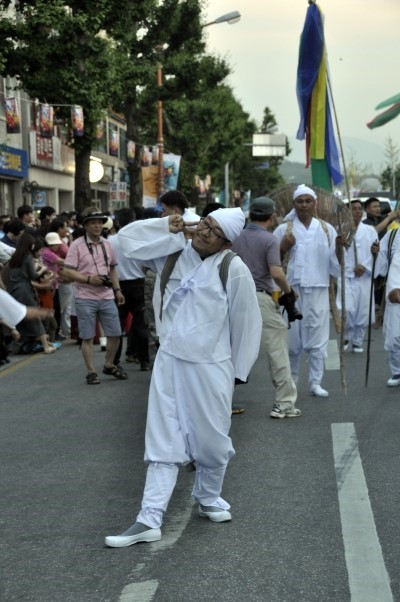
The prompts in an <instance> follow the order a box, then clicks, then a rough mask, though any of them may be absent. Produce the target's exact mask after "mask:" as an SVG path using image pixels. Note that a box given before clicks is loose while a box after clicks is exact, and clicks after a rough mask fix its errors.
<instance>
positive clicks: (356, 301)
mask: <svg viewBox="0 0 400 602" xmlns="http://www.w3.org/2000/svg"><path fill="white" fill-rule="evenodd" d="M345 282H346V288H345V304H346V326H345V336H344V338H345V340H346V341H352V343H353V345H359V346H360V347H362V343H363V341H364V336H365V332H366V330H367V328H368V319H369V302H370V296H371V295H370V293H371V277H370V276H369V275H368V274H364V275H363V276H360V277H359V278H346V279H345ZM336 305H337V308H338V310H339V311H341V309H342V294H341V284H340V280H339V281H338V292H337V296H336ZM371 317H372V323H374V322H375V299H374V295H372V307H371Z"/></svg>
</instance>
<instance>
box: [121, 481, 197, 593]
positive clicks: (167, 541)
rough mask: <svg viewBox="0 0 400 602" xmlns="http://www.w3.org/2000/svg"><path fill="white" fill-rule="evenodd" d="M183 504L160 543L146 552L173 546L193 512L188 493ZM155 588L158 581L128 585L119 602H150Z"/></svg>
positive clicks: (154, 543)
mask: <svg viewBox="0 0 400 602" xmlns="http://www.w3.org/2000/svg"><path fill="white" fill-rule="evenodd" d="M185 502H186V503H185V507H184V509H183V510H181V511H179V512H177V513H176V515H175V516H171V517H169V518H168V522H167V527H166V529H165V530H164V529H163V532H162V538H161V539H160V541H155V542H153V543H152V544H151V546H149V548H148V550H149V552H150V553H151V554H157V553H158V552H162V551H163V550H166V549H167V548H170V547H171V546H173V545H174V544H175V543H176V542H177V541H178V539H179V538H180V536H181V535H182V533H183V531H184V530H185V529H186V526H187V524H188V522H189V519H190V517H191V515H192V512H193V500H192V498H191V495H190V493H189V492H188V494H187V496H186V499H185ZM140 545H147V544H140ZM137 568H138V569H139V570H138V572H140V571H142V570H143V569H144V568H145V564H141V565H140V567H139V566H138V567H137ZM157 587H158V581H156V580H150V581H137V582H135V583H130V584H129V585H127V586H126V587H124V589H123V590H122V592H121V595H120V598H119V602H150V601H151V600H152V599H153V596H154V594H155V593H156V591H157Z"/></svg>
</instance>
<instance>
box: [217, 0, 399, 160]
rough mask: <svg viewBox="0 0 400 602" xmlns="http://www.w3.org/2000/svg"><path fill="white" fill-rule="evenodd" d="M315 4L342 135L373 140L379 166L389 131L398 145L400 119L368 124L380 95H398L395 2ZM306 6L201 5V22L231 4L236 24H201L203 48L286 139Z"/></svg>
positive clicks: (292, 130)
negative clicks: (237, 16) (203, 26)
mask: <svg viewBox="0 0 400 602" xmlns="http://www.w3.org/2000/svg"><path fill="white" fill-rule="evenodd" d="M318 5H319V7H320V8H321V9H322V11H323V13H324V15H325V39H326V44H327V51H328V61H329V67H330V73H331V82H332V90H333V96H334V101H335V106H336V112H337V115H338V122H339V128H340V133H341V136H342V139H343V140H344V139H345V138H349V137H351V138H356V139H359V140H362V141H364V142H365V143H370V144H376V145H379V147H380V151H379V150H378V149H377V156H376V164H378V165H381V164H382V165H383V164H384V163H385V157H384V146H385V141H386V140H387V139H388V137H389V136H390V137H391V138H392V140H393V141H394V143H395V144H397V145H398V146H399V149H400V117H398V118H397V119H395V120H394V121H392V122H390V123H388V124H387V125H385V126H382V127H380V128H377V129H375V130H370V129H368V128H367V126H366V123H367V122H368V121H370V120H371V119H372V118H373V117H374V116H375V115H376V114H377V113H378V111H375V106H376V105H377V104H378V103H379V102H380V101H382V100H385V99H386V98H389V97H391V96H393V95H394V94H398V93H400V35H399V31H400V0H379V2H376V0H321V2H318ZM307 8H308V2H307V0H210V2H209V4H208V7H207V9H206V11H205V19H206V20H207V21H212V20H213V19H215V18H217V17H219V16H220V15H222V14H224V13H228V12H230V11H232V10H238V11H239V12H240V13H241V15H242V18H241V20H240V21H239V22H238V23H236V24H235V25H228V24H226V23H222V24H219V25H212V26H210V27H208V28H207V29H205V33H206V34H207V39H208V50H209V51H212V52H216V53H217V54H219V55H221V56H223V57H224V58H225V59H226V60H227V61H228V62H229V64H230V65H231V67H232V70H233V73H232V75H231V76H230V77H229V79H228V83H229V84H230V85H231V86H232V88H233V89H234V94H235V96H236V98H237V99H238V100H239V101H240V102H241V104H242V106H243V108H244V110H245V111H247V112H248V113H250V115H251V117H252V118H254V119H255V120H256V121H257V122H261V120H262V115H263V110H264V108H265V107H266V106H268V107H269V108H270V109H271V111H272V112H273V113H274V114H275V117H276V119H277V122H278V126H279V130H280V132H281V133H284V134H286V135H287V136H289V137H295V135H296V131H297V127H298V122H299V111H298V107H297V99H296V93H295V86H296V70H297V56H298V47H299V38H300V34H301V31H302V29H303V25H304V20H305V16H306V12H307ZM344 146H345V153H346V152H347V150H346V145H344ZM292 147H294V148H293V151H294V152H293V153H292V156H291V158H293V159H295V160H301V159H299V157H300V158H301V157H302V156H303V148H304V143H303V142H299V141H295V142H294V143H293V144H292ZM354 150H355V149H354V148H351V147H349V148H348V151H349V152H351V151H354ZM379 153H380V154H381V156H379ZM355 154H357V153H355Z"/></svg>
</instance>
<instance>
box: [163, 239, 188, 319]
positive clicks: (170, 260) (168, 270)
mask: <svg viewBox="0 0 400 602" xmlns="http://www.w3.org/2000/svg"><path fill="white" fill-rule="evenodd" d="M182 251H183V249H180V251H175V253H172V255H168V257H167V260H166V262H165V263H164V267H163V270H162V272H161V276H160V291H161V303H160V320H161V318H162V308H163V299H164V293H165V289H166V287H167V283H168V280H169V279H170V276H171V274H172V270H173V269H174V267H175V264H176V262H177V261H178V257H179V255H180V254H181V253H182Z"/></svg>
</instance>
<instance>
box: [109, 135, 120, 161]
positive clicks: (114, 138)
mask: <svg viewBox="0 0 400 602" xmlns="http://www.w3.org/2000/svg"><path fill="white" fill-rule="evenodd" d="M108 147H109V148H108V152H109V154H110V155H111V156H112V157H118V154H119V153H118V151H119V133H118V129H116V130H114V129H112V128H110V129H109V140H108Z"/></svg>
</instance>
